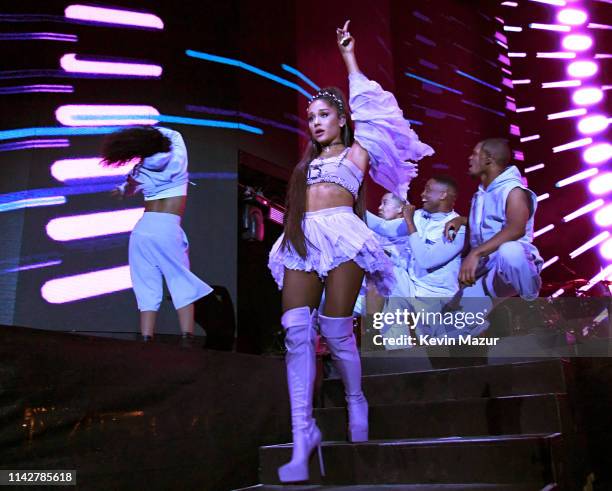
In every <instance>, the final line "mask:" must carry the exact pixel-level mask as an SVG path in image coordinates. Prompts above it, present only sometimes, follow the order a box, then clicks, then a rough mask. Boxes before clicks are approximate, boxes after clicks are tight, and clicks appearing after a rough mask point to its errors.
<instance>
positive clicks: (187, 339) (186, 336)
mask: <svg viewBox="0 0 612 491" xmlns="http://www.w3.org/2000/svg"><path fill="white" fill-rule="evenodd" d="M194 346H195V336H194V335H193V334H191V333H190V332H184V333H183V335H182V336H181V347H183V348H193V347H194Z"/></svg>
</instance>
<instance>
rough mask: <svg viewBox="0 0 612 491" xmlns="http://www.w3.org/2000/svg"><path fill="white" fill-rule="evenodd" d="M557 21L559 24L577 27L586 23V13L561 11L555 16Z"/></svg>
mask: <svg viewBox="0 0 612 491" xmlns="http://www.w3.org/2000/svg"><path fill="white" fill-rule="evenodd" d="M557 20H558V21H559V22H560V23H561V24H567V25H569V26H579V25H581V24H584V23H585V22H586V21H587V13H586V12H585V11H583V10H578V9H563V10H561V11H560V12H559V13H558V14H557Z"/></svg>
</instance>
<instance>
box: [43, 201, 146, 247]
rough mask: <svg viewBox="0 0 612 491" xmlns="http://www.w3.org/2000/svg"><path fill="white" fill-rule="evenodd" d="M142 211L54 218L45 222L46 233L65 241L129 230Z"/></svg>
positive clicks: (108, 212) (133, 209)
mask: <svg viewBox="0 0 612 491" xmlns="http://www.w3.org/2000/svg"><path fill="white" fill-rule="evenodd" d="M143 212H144V208H132V209H129V210H118V211H105V212H101V213H88V214H86V215H75V216H70V217H61V218H54V219H52V220H51V221H50V222H49V223H48V224H47V235H48V236H49V237H51V238H52V239H53V240H57V241H60V242H66V241H69V240H79V239H88V238H91V237H100V236H103V235H111V234H121V233H125V232H131V231H132V229H133V228H134V226H135V225H136V222H138V220H140V218H141V217H142V214H143Z"/></svg>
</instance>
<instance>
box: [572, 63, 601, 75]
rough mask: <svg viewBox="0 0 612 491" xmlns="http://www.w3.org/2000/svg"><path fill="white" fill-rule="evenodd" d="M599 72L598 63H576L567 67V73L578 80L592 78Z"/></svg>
mask: <svg viewBox="0 0 612 491" xmlns="http://www.w3.org/2000/svg"><path fill="white" fill-rule="evenodd" d="M597 70H598V67H597V63H594V62H592V61H574V62H573V63H570V64H569V65H568V67H567V73H568V74H569V75H570V76H571V77H576V78H586V77H592V76H593V75H595V74H596V73H597Z"/></svg>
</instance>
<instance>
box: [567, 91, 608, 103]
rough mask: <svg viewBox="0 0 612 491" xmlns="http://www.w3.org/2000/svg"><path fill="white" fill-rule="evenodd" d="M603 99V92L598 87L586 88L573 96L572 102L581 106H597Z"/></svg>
mask: <svg viewBox="0 0 612 491" xmlns="http://www.w3.org/2000/svg"><path fill="white" fill-rule="evenodd" d="M602 99H603V92H602V91H601V90H600V89H598V88H597V87H584V88H582V89H578V90H577V91H576V92H574V94H573V95H572V100H573V101H574V103H575V104H578V105H579V106H590V105H592V104H597V103H598V102H600V101H601V100H602Z"/></svg>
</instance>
